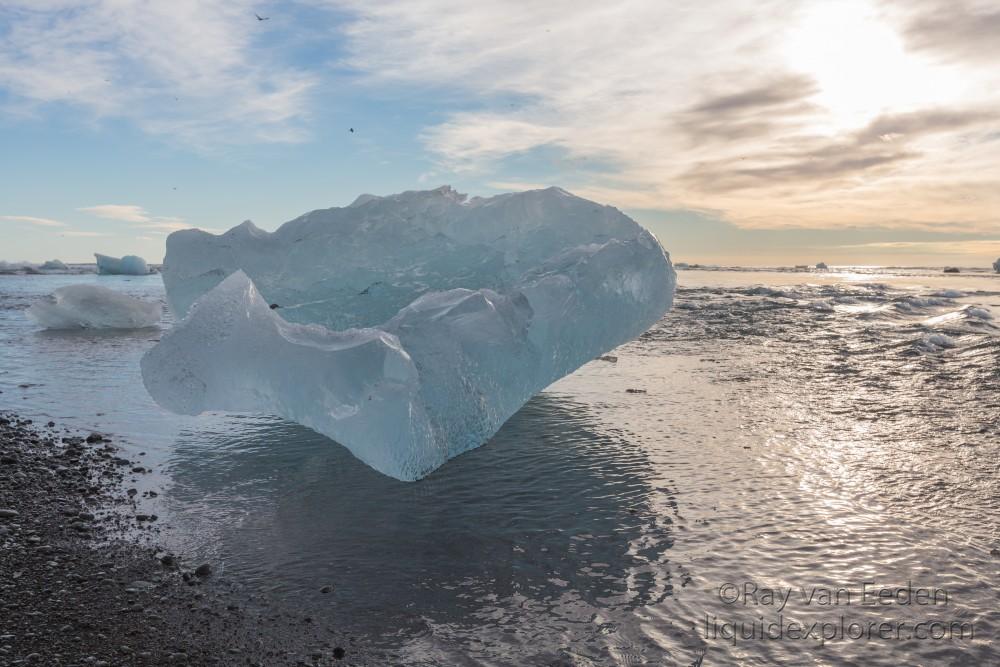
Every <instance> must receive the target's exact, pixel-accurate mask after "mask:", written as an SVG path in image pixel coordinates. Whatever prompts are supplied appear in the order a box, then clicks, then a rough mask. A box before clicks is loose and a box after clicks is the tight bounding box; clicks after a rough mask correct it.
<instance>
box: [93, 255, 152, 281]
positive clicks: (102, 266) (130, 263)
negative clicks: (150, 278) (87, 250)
mask: <svg viewBox="0 0 1000 667" xmlns="http://www.w3.org/2000/svg"><path fill="white" fill-rule="evenodd" d="M94 257H95V258H96V259H97V272H98V273H99V274H101V275H107V276H145V275H147V274H149V265H148V264H146V260H144V259H143V258H142V257H139V256H137V255H125V256H124V257H122V258H121V259H119V258H118V257H109V256H108V255H102V254H100V253H96V252H95V253H94Z"/></svg>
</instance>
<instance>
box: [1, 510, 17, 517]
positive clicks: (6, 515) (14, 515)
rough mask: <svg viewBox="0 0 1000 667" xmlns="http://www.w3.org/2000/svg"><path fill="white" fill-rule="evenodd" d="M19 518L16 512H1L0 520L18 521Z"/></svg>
mask: <svg viewBox="0 0 1000 667" xmlns="http://www.w3.org/2000/svg"><path fill="white" fill-rule="evenodd" d="M18 516H20V515H19V514H18V513H17V511H16V510H0V519H16V518H17V517H18Z"/></svg>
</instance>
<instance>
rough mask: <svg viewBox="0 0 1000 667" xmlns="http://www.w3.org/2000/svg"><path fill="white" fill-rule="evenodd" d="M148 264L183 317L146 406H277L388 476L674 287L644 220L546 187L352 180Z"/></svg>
mask: <svg viewBox="0 0 1000 667" xmlns="http://www.w3.org/2000/svg"><path fill="white" fill-rule="evenodd" d="M163 279H164V284H165V286H166V288H167V296H168V300H169V301H170V303H171V306H172V307H173V308H174V309H175V312H176V313H177V315H178V317H180V316H182V315H184V314H186V315H187V317H186V318H185V319H184V320H183V321H181V322H180V323H179V324H178V325H177V326H176V327H174V329H173V330H171V331H170V332H168V334H167V335H166V336H164V337H163V339H162V340H161V342H160V343H159V344H158V345H157V346H156V347H154V348H153V349H152V350H150V351H149V352H148V353H147V354H146V355H145V356H144V357H143V360H142V375H143V380H144V382H145V384H146V387H147V389H148V390H149V392H150V394H152V396H153V398H154V399H156V401H157V402H158V403H160V404H161V405H162V406H164V407H166V408H167V409H170V410H173V411H175V412H180V413H185V414H197V413H200V412H203V411H206V410H231V411H254V412H268V413H274V414H279V415H282V416H284V417H286V418H288V419H291V420H293V421H296V422H299V423H301V424H304V425H306V426H309V427H311V428H313V429H315V430H317V431H319V432H321V433H323V434H325V435H327V436H329V437H331V438H333V439H334V440H337V441H338V442H340V443H341V444H343V445H344V446H346V447H347V448H348V449H349V450H350V451H351V452H352V453H353V454H354V455H355V456H357V457H358V458H359V459H361V460H362V461H364V462H365V463H367V464H369V465H370V466H372V467H373V468H375V469H377V470H379V471H381V472H383V473H385V474H387V475H390V476H392V477H395V478H397V479H401V480H415V479H419V478H421V477H423V476H425V475H427V474H428V473H430V472H431V471H432V470H434V469H435V468H437V467H438V466H440V465H441V464H443V463H444V462H445V461H447V460H448V459H450V458H452V457H454V456H456V455H458V454H460V453H462V452H464V451H467V450H469V449H472V448H475V447H478V446H479V445H481V444H483V443H484V442H485V441H486V440H488V439H489V438H490V437H491V436H492V435H493V434H494V433H495V432H496V431H497V429H499V428H500V426H501V425H502V424H503V423H504V422H505V421H506V420H507V419H508V418H509V417H510V416H511V415H512V414H514V412H516V411H517V410H518V409H519V408H520V407H521V406H522V405H523V404H524V403H525V402H526V401H527V400H528V399H530V398H531V397H532V396H533V395H534V394H536V393H537V392H539V391H541V390H542V389H544V388H545V387H546V386H548V385H549V384H551V383H552V382H553V381H555V380H557V379H559V378H560V377H562V376H564V375H566V374H568V373H570V372H572V371H573V370H575V369H576V368H578V367H579V366H581V365H583V364H584V363H586V362H588V361H590V360H591V359H593V358H595V357H597V356H599V355H601V354H603V353H605V352H607V351H609V350H611V349H613V348H614V347H616V346H618V345H620V344H622V343H624V342H627V341H629V340H631V339H633V338H635V337H637V336H639V335H640V334H641V333H643V332H644V331H645V330H646V329H648V328H649V327H650V326H651V325H652V324H654V323H655V322H656V321H657V320H658V319H659V318H660V317H661V316H662V315H663V313H664V312H666V311H667V310H668V309H669V307H670V305H671V302H672V298H673V291H674V286H675V274H674V271H673V268H672V267H671V266H670V261H669V259H668V258H667V256H666V254H665V252H664V251H663V249H662V248H661V247H660V245H659V243H658V242H657V241H656V239H655V238H654V237H653V236H652V235H651V234H650V233H649V232H647V231H646V230H645V229H643V228H642V227H640V226H639V225H638V224H636V223H635V222H634V221H633V220H631V219H630V218H628V217H627V216H625V215H624V214H622V213H621V212H619V211H618V210H616V209H614V208H611V207H606V206H601V205H599V204H595V203H594V202H590V201H587V200H584V199H581V198H579V197H575V196H573V195H571V194H569V193H567V192H565V191H563V190H560V189H558V188H550V189H547V190H538V191H532V192H524V193H518V194H507V195H500V196H497V197H492V198H489V199H481V198H475V199H472V200H466V199H465V197H464V196H462V195H459V194H458V193H456V192H455V191H454V190H452V189H450V188H440V189H437V190H432V191H427V192H406V193H402V194H400V195H394V196H389V197H373V196H362V197H360V198H359V199H358V200H357V201H355V203H354V204H352V205H351V206H348V207H345V208H334V209H327V210H320V211H313V212H312V213H308V214H306V215H304V216H301V217H300V218H297V219H296V220H293V221H291V222H289V223H286V224H285V225H283V226H282V227H281V228H279V229H278V230H277V231H275V232H274V233H268V232H265V231H262V230H260V229H258V228H257V227H255V226H254V225H253V224H252V223H249V222H246V223H243V224H242V225H240V226H238V227H235V228H233V229H231V230H230V231H228V232H226V233H225V234H223V235H221V236H214V235H211V234H208V233H205V232H201V231H198V230H186V231H182V232H176V233H174V234H172V235H171V236H170V237H169V238H168V240H167V257H166V260H165V262H164V267H163ZM272 306H274V307H273V308H272Z"/></svg>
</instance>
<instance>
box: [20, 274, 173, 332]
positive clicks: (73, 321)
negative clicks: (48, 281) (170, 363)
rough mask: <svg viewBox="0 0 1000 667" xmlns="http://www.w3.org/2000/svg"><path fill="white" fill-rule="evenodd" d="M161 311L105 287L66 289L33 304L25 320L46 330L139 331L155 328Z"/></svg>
mask: <svg viewBox="0 0 1000 667" xmlns="http://www.w3.org/2000/svg"><path fill="white" fill-rule="evenodd" d="M161 311H162V307H161V306H160V304H159V303H151V302H148V301H142V300H140V299H133V298H132V297H130V296H127V295H125V294H122V293H121V292H116V291H114V290H111V289H108V288H107V287H101V286H99V285H67V286H66V287H60V288H59V289H57V290H55V291H54V292H53V293H52V295H51V296H49V297H45V298H44V299H42V300H41V301H36V302H35V303H33V304H32V305H31V307H30V308H29V309H28V317H30V318H31V319H33V320H34V321H35V322H37V323H38V324H40V325H42V326H43V327H45V328H46V329H141V328H143V327H152V326H156V324H157V323H158V322H159V321H160V314H161Z"/></svg>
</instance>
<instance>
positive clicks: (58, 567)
mask: <svg viewBox="0 0 1000 667" xmlns="http://www.w3.org/2000/svg"><path fill="white" fill-rule="evenodd" d="M141 467H142V464H141V463H140V462H138V461H129V460H127V459H124V458H121V457H120V456H119V450H118V449H117V447H116V446H115V445H114V443H112V442H109V441H108V440H106V439H105V438H104V437H102V436H100V435H99V434H83V435H80V434H68V433H66V432H65V431H57V430H56V428H55V424H54V423H53V422H49V423H48V424H47V425H46V426H41V427H39V426H36V425H34V424H32V423H31V421H30V420H22V419H19V418H17V417H16V416H14V415H12V414H10V413H3V414H0V665H45V666H50V665H52V666H54V665H67V666H68V665H90V666H93V667H101V666H106V667H111V666H116V667H117V666H119V665H160V664H191V665H266V666H268V667H270V666H271V665H334V664H336V665H363V664H378V663H377V661H376V662H375V663H373V662H372V661H373V660H375V658H373V657H372V656H366V655H364V653H363V652H362V651H361V650H360V649H359V648H358V647H357V646H355V645H354V644H353V642H352V638H350V637H341V636H338V633H337V632H336V630H335V629H333V628H328V627H323V626H322V625H321V624H319V623H317V622H313V619H311V618H309V617H306V616H300V615H296V614H294V613H288V612H286V611H284V610H280V609H276V608H274V607H273V606H272V605H270V604H269V603H268V601H267V600H266V599H262V598H260V597H256V596H251V595H247V594H244V593H242V592H241V591H240V589H239V588H237V587H236V586H234V585H233V584H232V583H230V582H227V581H225V580H221V579H219V578H217V577H216V576H215V575H214V574H213V573H212V572H211V569H212V565H211V563H188V562H183V561H181V560H180V559H179V558H177V557H176V556H173V555H172V554H169V553H166V552H164V551H162V550H160V549H158V548H157V546H156V517H155V516H154V515H146V514H141V513H138V514H137V503H136V501H135V498H136V496H137V495H139V494H138V492H136V491H135V490H134V489H130V488H126V483H127V479H128V475H129V474H141V472H140V471H139V468H141Z"/></svg>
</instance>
